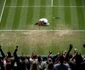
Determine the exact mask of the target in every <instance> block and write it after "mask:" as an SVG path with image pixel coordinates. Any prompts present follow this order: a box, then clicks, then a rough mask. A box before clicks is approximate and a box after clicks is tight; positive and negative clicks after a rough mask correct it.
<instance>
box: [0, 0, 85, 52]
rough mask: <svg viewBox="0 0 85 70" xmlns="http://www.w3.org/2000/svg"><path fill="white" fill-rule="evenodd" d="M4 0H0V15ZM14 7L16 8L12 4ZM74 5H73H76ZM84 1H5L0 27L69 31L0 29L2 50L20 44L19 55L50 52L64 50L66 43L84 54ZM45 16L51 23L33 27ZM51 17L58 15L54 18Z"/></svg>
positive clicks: (12, 48) (10, 48)
mask: <svg viewBox="0 0 85 70" xmlns="http://www.w3.org/2000/svg"><path fill="white" fill-rule="evenodd" d="M3 4H4V0H0V14H1V12H2V8H3ZM12 6H16V7H12ZM75 6H76V7H75ZM84 12H85V1H84V0H53V6H51V0H6V5H5V7H4V11H3V16H2V20H1V22H0V30H69V31H45V32H43V31H41V32H36V31H35V32H32V31H19V32H16V31H14V32H12V31H8V32H7V31H0V45H2V48H3V49H4V51H5V52H6V51H11V52H13V50H14V48H15V46H16V45H18V46H19V51H18V54H21V53H22V52H23V53H25V54H31V53H32V51H33V50H34V49H35V50H36V51H37V53H38V54H48V51H49V50H52V51H53V54H56V53H58V52H59V51H61V52H62V51H63V50H67V49H68V47H69V44H70V43H71V44H73V46H74V48H78V50H79V52H81V53H82V54H85V52H84V51H85V50H84V48H83V46H82V45H83V44H84V43H85V31H70V30H85V13H84ZM43 17H44V18H47V19H48V21H49V23H50V26H46V27H43V26H35V25H34V23H36V22H37V21H38V20H39V19H40V18H43ZM53 17H59V19H58V18H53Z"/></svg>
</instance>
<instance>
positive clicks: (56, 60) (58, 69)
mask: <svg viewBox="0 0 85 70" xmlns="http://www.w3.org/2000/svg"><path fill="white" fill-rule="evenodd" d="M83 46H84V48H85V44H84V45H83ZM72 48H73V45H72V44H70V45H69V50H68V51H63V52H61V53H60V52H59V53H58V54H56V55H52V51H49V54H48V55H47V57H46V60H43V57H42V56H40V55H38V54H37V53H36V51H35V50H34V51H33V52H32V54H31V56H30V57H29V58H28V57H27V56H25V55H24V54H23V55H21V56H18V55H17V51H18V46H16V48H15V50H14V52H13V55H11V52H7V53H6V54H4V52H3V50H2V48H1V46H0V52H1V56H2V58H0V70H85V57H84V56H83V55H81V54H80V53H79V52H78V50H77V49H74V54H71V53H70V51H71V50H72Z"/></svg>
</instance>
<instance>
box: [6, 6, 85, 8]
mask: <svg viewBox="0 0 85 70" xmlns="http://www.w3.org/2000/svg"><path fill="white" fill-rule="evenodd" d="M5 7H12V8H16V7H22V8H25V7H27V8H28V7H51V6H5ZM52 7H70V8H73V7H85V6H52Z"/></svg>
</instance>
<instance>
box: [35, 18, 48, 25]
mask: <svg viewBox="0 0 85 70" xmlns="http://www.w3.org/2000/svg"><path fill="white" fill-rule="evenodd" d="M35 25H39V26H48V25H49V23H48V20H47V19H46V18H41V19H39V21H38V22H37V23H35Z"/></svg>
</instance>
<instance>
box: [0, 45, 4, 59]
mask: <svg viewBox="0 0 85 70" xmlns="http://www.w3.org/2000/svg"><path fill="white" fill-rule="evenodd" d="M0 52H1V55H2V57H3V58H5V54H4V52H3V50H2V49H1V45H0Z"/></svg>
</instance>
